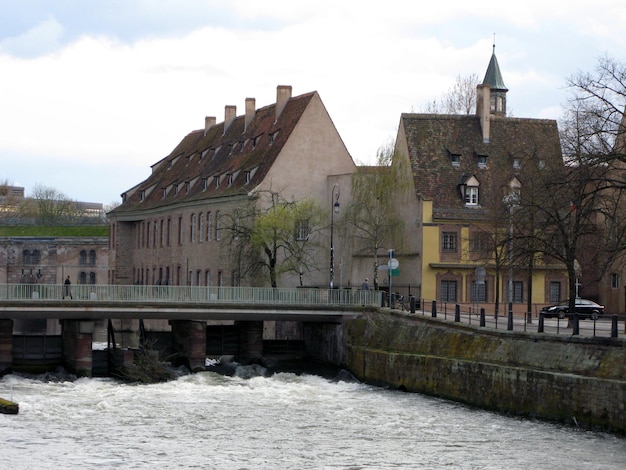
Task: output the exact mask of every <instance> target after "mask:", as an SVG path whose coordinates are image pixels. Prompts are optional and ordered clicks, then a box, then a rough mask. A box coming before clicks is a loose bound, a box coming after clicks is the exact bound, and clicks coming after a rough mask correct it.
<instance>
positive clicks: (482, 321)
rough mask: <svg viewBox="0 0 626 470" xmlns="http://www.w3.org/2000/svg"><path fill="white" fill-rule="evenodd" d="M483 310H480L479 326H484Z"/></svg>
mask: <svg viewBox="0 0 626 470" xmlns="http://www.w3.org/2000/svg"><path fill="white" fill-rule="evenodd" d="M485 325H486V323H485V309H484V308H481V309H480V326H485Z"/></svg>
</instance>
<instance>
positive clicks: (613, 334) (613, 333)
mask: <svg viewBox="0 0 626 470" xmlns="http://www.w3.org/2000/svg"><path fill="white" fill-rule="evenodd" d="M611 338H617V315H613V316H612V317H611Z"/></svg>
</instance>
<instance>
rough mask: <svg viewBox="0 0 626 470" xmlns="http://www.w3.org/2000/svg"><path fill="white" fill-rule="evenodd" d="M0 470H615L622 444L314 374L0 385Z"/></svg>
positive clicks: (622, 463) (19, 380) (622, 456)
mask: <svg viewBox="0 0 626 470" xmlns="http://www.w3.org/2000/svg"><path fill="white" fill-rule="evenodd" d="M10 395H12V398H13V400H14V401H16V402H18V403H19V405H20V412H19V414H18V415H0V468H2V469H11V470H20V469H66V468H81V469H92V468H98V469H102V468H120V469H127V468H129V469H134V468H135V469H170V468H202V469H259V468H261V469H265V468H267V469H274V468H280V469H307V468H309V469H411V468H420V469H440V468H450V469H525V470H530V469H561V468H564V469H565V468H566V469H585V468H593V469H623V468H626V439H624V438H621V437H616V436H613V435H610V434H604V433H594V432H587V431H580V430H577V429H573V428H569V427H564V426H557V425H552V424H548V423H543V422H537V421H532V420H523V419H516V418H510V417H505V416H501V415H498V414H495V413H490V412H485V411H480V410H474V409H470V408H467V407H464V406H462V405H459V404H456V403H452V402H448V401H445V400H439V399H434V398H430V397H425V396H422V395H419V394H409V393H402V392H398V391H390V390H384V389H380V388H375V387H370V386H366V385H362V384H355V383H345V382H339V383H334V382H333V381H329V380H326V379H324V378H321V377H317V376H306V375H305V376H296V375H294V374H287V373H282V374H276V375H274V376H272V377H270V378H265V377H254V378H251V379H242V378H238V377H224V376H220V375H218V374H215V373H212V372H206V373H199V374H194V375H187V376H183V377H180V378H178V379H177V380H174V381H172V382H168V383H162V384H156V385H126V384H120V383H117V382H115V381H113V380H110V379H78V380H75V381H58V382H52V381H49V382H43V381H40V380H33V379H29V378H23V377H18V376H16V375H8V376H6V377H4V378H2V379H1V380H0V396H1V397H3V398H10Z"/></svg>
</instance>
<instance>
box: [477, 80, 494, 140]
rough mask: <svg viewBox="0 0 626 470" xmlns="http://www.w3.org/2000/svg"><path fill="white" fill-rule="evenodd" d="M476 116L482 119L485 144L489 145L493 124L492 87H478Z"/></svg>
mask: <svg viewBox="0 0 626 470" xmlns="http://www.w3.org/2000/svg"><path fill="white" fill-rule="evenodd" d="M476 116H478V117H479V118H480V130H481V131H482V133H483V142H484V143H486V144H488V143H489V126H490V124H491V87H490V86H489V85H478V86H477V87H476Z"/></svg>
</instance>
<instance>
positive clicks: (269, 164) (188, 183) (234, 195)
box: [108, 86, 356, 287]
mask: <svg viewBox="0 0 626 470" xmlns="http://www.w3.org/2000/svg"><path fill="white" fill-rule="evenodd" d="M355 170H356V167H355V164H354V162H353V160H352V158H351V156H350V154H349V153H348V151H347V149H346V147H345V145H344V143H343V141H342V140H341V137H340V136H339V134H338V132H337V130H336V128H335V126H334V124H333V122H332V120H331V118H330V116H329V114H328V112H327V111H326V108H325V107H324V104H323V103H322V100H321V98H320V96H319V94H318V93H317V92H311V93H306V94H303V95H299V96H292V92H291V87H290V86H279V87H278V88H277V95H276V103H274V104H271V105H269V106H265V107H262V108H258V109H257V108H256V102H255V100H254V99H253V98H247V99H246V100H245V112H244V114H243V115H239V116H238V115H237V110H236V107H235V106H226V107H225V111H224V120H223V121H222V122H220V123H216V118H214V117H207V118H206V119H205V125H204V128H202V129H199V130H195V131H192V132H190V133H189V134H188V135H187V136H185V137H184V138H183V140H182V141H181V142H180V143H179V144H178V145H177V146H176V147H175V148H174V150H173V151H172V152H171V153H170V154H169V155H167V156H166V157H165V158H163V159H161V160H160V161H158V162H156V163H155V164H154V165H152V172H151V175H150V176H149V177H148V178H147V179H146V180H145V181H143V182H141V183H139V184H138V185H136V186H135V187H133V188H130V189H129V190H128V191H126V192H125V193H124V194H123V195H122V204H121V205H120V206H119V207H117V208H116V209H114V210H113V211H111V212H110V213H109V214H108V215H109V220H110V233H111V270H110V274H109V281H110V282H111V283H113V284H133V283H139V284H169V285H193V286H195V285H199V286H235V285H267V277H265V278H264V279H260V278H249V277H246V276H243V275H242V273H240V272H239V271H238V267H237V265H236V260H235V257H234V256H232V252H229V250H228V249H227V248H226V247H225V240H224V238H225V231H224V226H225V224H226V223H227V222H226V220H229V221H231V222H232V220H233V218H234V217H236V214H237V213H238V211H239V210H241V209H242V208H245V207H247V206H248V205H249V204H250V201H251V200H252V198H253V197H254V196H255V195H259V194H262V193H266V194H268V193H275V194H279V195H280V196H281V197H282V198H283V199H284V200H286V201H302V200H311V201H316V202H317V203H318V204H319V205H320V206H321V208H322V211H323V212H324V213H326V214H327V215H328V218H327V220H326V221H325V225H326V226H325V227H324V229H323V230H320V231H319V233H318V234H317V235H316V236H317V237H318V239H317V240H316V241H317V242H318V244H319V248H318V251H317V254H316V256H314V262H315V264H316V269H313V270H311V272H309V273H307V275H306V279H304V284H305V285H328V277H329V260H328V246H329V232H330V222H331V220H330V219H331V207H332V205H333V204H334V201H331V199H332V197H333V190H336V188H337V187H341V197H342V200H341V202H342V203H343V201H344V199H343V198H344V197H346V196H345V194H347V193H349V191H348V189H349V185H350V175H351V174H352V173H354V171H355ZM264 201H265V199H263V198H259V199H258V202H257V204H266V202H264ZM335 244H336V250H337V251H336V252H340V251H341V249H342V241H341V240H339V239H337V240H335ZM229 253H230V256H229ZM337 259H339V258H337ZM278 285H279V286H281V287H293V286H297V285H299V280H298V279H297V276H294V275H293V274H286V275H284V276H282V277H281V278H280V279H279V283H278Z"/></svg>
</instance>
